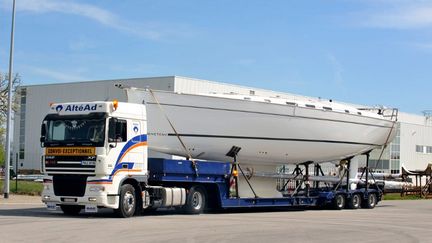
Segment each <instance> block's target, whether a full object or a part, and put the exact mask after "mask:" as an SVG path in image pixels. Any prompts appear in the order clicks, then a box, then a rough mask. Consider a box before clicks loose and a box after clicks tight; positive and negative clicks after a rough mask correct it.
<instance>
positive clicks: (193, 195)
mask: <svg viewBox="0 0 432 243" xmlns="http://www.w3.org/2000/svg"><path fill="white" fill-rule="evenodd" d="M205 207H206V194H205V190H204V188H202V187H200V186H193V187H191V189H190V190H189V193H188V194H187V196H186V205H185V206H184V210H185V212H186V213H188V214H200V213H202V212H203V211H204V209H205Z"/></svg>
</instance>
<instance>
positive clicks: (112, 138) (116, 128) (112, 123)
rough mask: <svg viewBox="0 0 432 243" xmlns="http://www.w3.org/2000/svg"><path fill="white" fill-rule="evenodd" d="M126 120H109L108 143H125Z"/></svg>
mask: <svg viewBox="0 0 432 243" xmlns="http://www.w3.org/2000/svg"><path fill="white" fill-rule="evenodd" d="M126 141H127V129H126V120H121V119H115V118H111V119H110V120H109V130H108V142H110V143H112V142H126Z"/></svg>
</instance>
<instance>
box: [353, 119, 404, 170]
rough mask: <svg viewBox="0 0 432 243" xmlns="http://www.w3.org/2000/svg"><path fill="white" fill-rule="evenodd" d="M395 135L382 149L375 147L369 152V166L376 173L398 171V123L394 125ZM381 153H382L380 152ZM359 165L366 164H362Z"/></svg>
mask: <svg viewBox="0 0 432 243" xmlns="http://www.w3.org/2000/svg"><path fill="white" fill-rule="evenodd" d="M396 129H397V130H396V136H395V138H394V139H393V141H392V142H391V143H390V144H389V145H388V146H387V147H386V148H385V149H384V151H382V149H375V150H373V151H372V152H371V154H370V159H369V167H370V168H371V169H373V170H374V171H375V172H378V173H391V174H399V173H400V124H399V123H398V124H397V126H396ZM381 153H382V154H381ZM360 166H366V164H362V165H360Z"/></svg>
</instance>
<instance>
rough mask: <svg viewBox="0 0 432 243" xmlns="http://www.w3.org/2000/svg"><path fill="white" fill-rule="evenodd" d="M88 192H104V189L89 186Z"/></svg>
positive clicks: (102, 187)
mask: <svg viewBox="0 0 432 243" xmlns="http://www.w3.org/2000/svg"><path fill="white" fill-rule="evenodd" d="M89 190H90V191H91V192H103V191H105V187H104V186H90V187H89Z"/></svg>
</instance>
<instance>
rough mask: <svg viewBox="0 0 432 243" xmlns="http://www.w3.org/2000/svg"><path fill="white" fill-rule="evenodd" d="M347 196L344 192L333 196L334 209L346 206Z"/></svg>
mask: <svg viewBox="0 0 432 243" xmlns="http://www.w3.org/2000/svg"><path fill="white" fill-rule="evenodd" d="M345 202H346V199H345V196H344V195H343V194H336V196H335V197H334V198H333V205H332V206H333V209H336V210H341V209H343V208H344V207H345Z"/></svg>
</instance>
